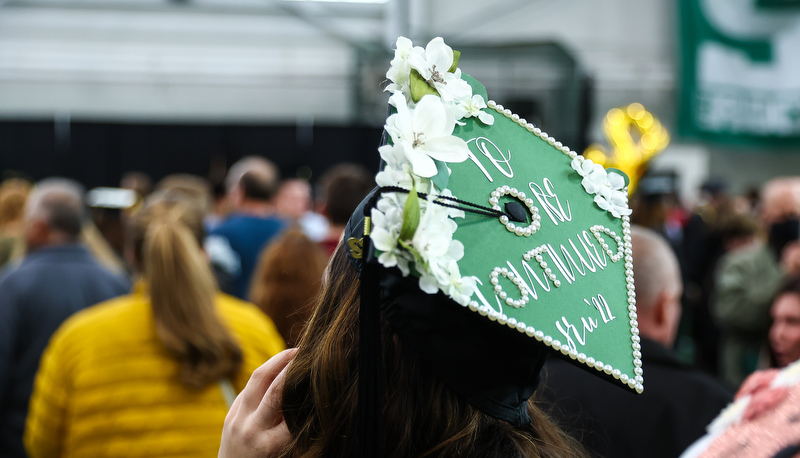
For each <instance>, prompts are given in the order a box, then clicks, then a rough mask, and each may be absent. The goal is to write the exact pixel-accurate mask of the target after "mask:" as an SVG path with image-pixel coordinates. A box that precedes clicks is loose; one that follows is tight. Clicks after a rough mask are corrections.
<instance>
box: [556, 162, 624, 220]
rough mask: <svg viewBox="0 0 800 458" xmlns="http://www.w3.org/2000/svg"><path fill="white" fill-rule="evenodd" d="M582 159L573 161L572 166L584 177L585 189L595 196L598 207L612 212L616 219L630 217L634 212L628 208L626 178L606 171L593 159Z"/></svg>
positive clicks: (582, 182)
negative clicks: (625, 188) (624, 189)
mask: <svg viewBox="0 0 800 458" xmlns="http://www.w3.org/2000/svg"><path fill="white" fill-rule="evenodd" d="M579 157H580V156H579ZM581 159H583V158H581ZM581 159H579V158H577V157H576V158H575V159H573V160H572V163H571V166H572V168H573V169H575V171H577V172H578V174H579V175H580V176H582V177H583V180H581V184H582V185H583V189H585V190H586V192H587V193H589V194H594V195H595V197H594V201H595V203H596V204H597V206H598V207H600V208H602V209H603V210H606V211H608V212H611V214H612V215H614V217H615V218H620V217H622V216H628V215H630V214H631V213H632V211H631V209H630V208H628V196H627V194H626V193H625V191H623V188H624V187H625V178H623V177H622V175H620V174H618V173H615V172H608V171H606V169H605V168H603V166H602V165H600V164H595V163H594V162H592V160H591V159H583V160H581Z"/></svg>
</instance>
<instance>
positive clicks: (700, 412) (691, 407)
mask: <svg viewBox="0 0 800 458" xmlns="http://www.w3.org/2000/svg"><path fill="white" fill-rule="evenodd" d="M632 238H633V240H632V242H633V265H634V267H633V269H634V276H635V278H636V305H637V309H638V310H637V311H638V315H639V316H638V321H639V331H640V333H641V335H640V337H641V338H642V340H641V343H642V350H641V353H642V356H641V358H642V362H643V365H642V368H643V369H644V372H645V377H646V378H647V380H648V384H647V386H646V388H645V390H644V393H642V394H641V395H638V396H637V395H634V394H631V393H629V392H627V391H625V390H621V389H619V388H617V387H615V386H613V385H611V384H608V383H604V382H603V381H602V380H600V379H598V378H597V377H595V376H593V375H591V374H589V373H587V372H586V371H584V370H582V369H580V368H577V367H574V366H572V365H570V364H568V363H566V362H564V361H562V360H558V359H555V358H551V360H550V361H548V363H547V364H546V365H545V371H544V375H543V383H542V385H543V386H542V387H541V388H540V390H539V393H540V394H541V396H542V399H543V403H544V404H545V408H546V410H549V411H550V412H551V415H552V416H553V417H554V419H555V420H556V423H558V424H559V425H560V426H562V427H563V428H565V429H566V430H567V431H570V432H572V433H573V434H574V435H575V436H576V437H579V438H581V439H582V443H583V444H584V445H585V446H586V447H587V448H589V449H590V450H591V451H592V452H593V454H594V455H595V456H601V457H618V456H647V457H651V458H658V457H677V456H678V455H680V453H681V452H682V451H683V450H684V449H685V448H686V447H688V446H689V445H690V444H691V443H692V442H693V441H694V440H696V439H697V438H698V437H700V436H702V435H703V434H704V433H705V427H706V425H707V424H708V423H709V421H710V420H711V419H713V418H714V417H715V416H716V415H717V413H718V412H719V411H720V409H722V408H723V407H725V406H726V405H728V403H730V402H731V401H732V399H733V393H732V391H731V390H730V389H729V388H728V387H726V386H725V385H723V384H722V383H721V382H719V381H717V380H716V379H714V378H712V377H711V376H709V375H707V374H705V373H702V372H700V371H698V370H694V369H691V368H690V367H688V366H686V365H684V364H683V363H681V362H680V361H678V359H676V358H675V356H673V355H672V353H671V352H670V350H669V348H670V347H672V345H673V343H674V341H675V335H676V333H677V328H678V322H679V321H680V315H681V309H680V296H681V279H680V272H679V270H678V262H677V259H676V258H675V255H674V254H673V252H672V249H671V248H670V247H669V245H667V243H666V241H665V240H664V239H663V238H662V237H661V236H660V235H658V234H656V233H655V232H653V231H651V230H649V229H644V228H642V227H636V226H634V227H633V229H632Z"/></svg>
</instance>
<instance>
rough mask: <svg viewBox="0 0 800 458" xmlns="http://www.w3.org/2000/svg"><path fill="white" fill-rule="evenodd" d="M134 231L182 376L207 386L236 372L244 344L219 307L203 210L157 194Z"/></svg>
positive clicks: (162, 333)
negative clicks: (206, 247) (204, 243)
mask: <svg viewBox="0 0 800 458" xmlns="http://www.w3.org/2000/svg"><path fill="white" fill-rule="evenodd" d="M157 197H158V196H157ZM132 233H133V234H132V235H133V245H134V250H135V253H136V257H137V262H139V263H141V266H142V274H143V277H144V280H145V281H146V283H147V287H148V294H149V297H150V302H151V306H152V309H153V317H154V319H155V322H156V330H157V332H158V337H159V339H160V340H161V342H162V343H163V344H164V347H166V349H167V350H168V351H169V352H170V353H172V354H173V355H174V356H175V357H176V358H177V359H178V361H179V362H180V364H181V374H180V375H181V380H182V381H183V382H184V383H185V384H186V385H189V386H191V387H195V388H202V387H204V386H206V385H208V384H209V383H212V382H215V381H218V380H221V379H223V378H230V377H232V376H233V375H234V374H235V373H236V372H238V370H239V368H240V367H241V364H242V350H241V348H240V347H239V345H238V344H237V342H236V341H235V339H234V337H233V336H232V335H231V333H230V332H229V331H228V330H227V329H226V328H225V326H224V325H223V323H222V322H221V320H220V318H219V317H218V316H217V314H216V311H215V306H214V297H215V295H216V294H217V286H216V282H215V280H214V275H213V273H212V272H211V268H210V267H209V266H208V263H207V261H206V259H205V258H204V256H203V253H202V251H201V249H200V243H201V241H202V240H203V235H204V234H203V214H202V211H200V210H199V209H195V208H192V207H191V206H189V205H187V204H185V203H183V202H179V201H169V200H165V199H164V198H161V199H158V198H157V200H155V201H154V202H151V203H150V204H149V205H148V206H147V207H146V208H145V209H144V210H142V211H141V212H140V213H139V214H137V215H136V217H135V219H134V222H133V228H132Z"/></svg>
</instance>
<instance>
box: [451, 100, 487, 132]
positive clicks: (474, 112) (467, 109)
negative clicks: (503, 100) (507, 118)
mask: <svg viewBox="0 0 800 458" xmlns="http://www.w3.org/2000/svg"><path fill="white" fill-rule="evenodd" d="M484 108H486V101H484V100H483V96H482V95H480V94H475V95H473V96H472V97H471V98H467V99H463V100H458V101H457V102H456V103H455V104H454V107H453V111H454V113H455V117H456V119H459V120H460V119H464V118H478V120H479V121H480V122H482V123H484V124H486V125H487V126H491V125H493V124H494V117H492V115H490V114H489V113H487V112H485V111H483V109H484ZM457 123H458V124H459V125H462V126H463V125H464V123H462V122H457Z"/></svg>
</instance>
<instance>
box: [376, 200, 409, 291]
mask: <svg viewBox="0 0 800 458" xmlns="http://www.w3.org/2000/svg"><path fill="white" fill-rule="evenodd" d="M402 208H403V207H402V205H400V202H399V200H398V199H397V197H396V196H393V195H386V196H383V197H382V198H381V199H380V200H379V201H378V206H377V208H373V209H372V213H371V216H372V222H373V225H374V228H373V230H372V233H371V234H370V239H371V240H372V243H373V244H374V245H375V248H376V249H377V250H379V251H381V254H380V256H378V262H380V263H381V264H382V265H383V266H385V267H395V266H397V267H398V268H399V269H400V271H401V272H402V273H403V276H404V277H405V276H408V274H409V273H411V269H410V268H409V261H410V259H409V258H412V257H411V256H410V254H409V253H408V252H407V251H405V250H404V249H403V248H402V247H401V246H400V245H399V244H398V243H397V242H398V239H399V238H400V228H401V227H402V224H403V210H402ZM411 260H413V258H412V259H411Z"/></svg>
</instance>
